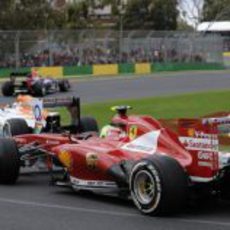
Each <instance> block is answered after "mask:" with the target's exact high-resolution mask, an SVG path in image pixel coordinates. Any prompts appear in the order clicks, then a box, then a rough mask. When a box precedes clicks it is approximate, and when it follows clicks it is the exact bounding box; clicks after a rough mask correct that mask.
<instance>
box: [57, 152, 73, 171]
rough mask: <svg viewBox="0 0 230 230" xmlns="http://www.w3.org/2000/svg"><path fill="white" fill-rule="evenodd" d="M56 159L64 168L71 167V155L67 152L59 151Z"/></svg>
mask: <svg viewBox="0 0 230 230" xmlns="http://www.w3.org/2000/svg"><path fill="white" fill-rule="evenodd" d="M58 158H59V160H60V161H61V163H62V164H63V165H64V166H65V167H67V168H71V167H72V165H73V160H72V156H71V153H70V152H69V151H67V150H65V149H63V150H61V151H60V152H59V154H58Z"/></svg>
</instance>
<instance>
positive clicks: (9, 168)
mask: <svg viewBox="0 0 230 230" xmlns="http://www.w3.org/2000/svg"><path fill="white" fill-rule="evenodd" d="M19 169H20V160H19V156H18V149H17V146H16V143H15V141H14V140H13V139H9V138H0V184H15V183H16V181H17V179H18V176H19Z"/></svg>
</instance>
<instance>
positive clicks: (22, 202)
mask: <svg viewBox="0 0 230 230" xmlns="http://www.w3.org/2000/svg"><path fill="white" fill-rule="evenodd" d="M0 202H1V203H8V204H14V205H23V206H30V207H38V208H50V209H60V210H67V211H75V212H81V213H82V212H85V213H93V214H103V215H110V216H120V217H135V218H136V217H139V218H146V216H143V215H141V214H135V213H127V212H116V211H108V210H107V211H104V210H98V209H88V208H79V207H72V206H65V205H57V204H48V203H39V202H31V201H25V200H14V199H7V198H0ZM147 218H151V217H147ZM157 220H160V218H158V219H157ZM161 220H162V221H163V220H165V218H162V219H161ZM174 220H175V221H180V222H187V223H192V224H203V225H216V226H222V227H230V222H221V221H209V220H201V219H184V218H172V219H171V221H174Z"/></svg>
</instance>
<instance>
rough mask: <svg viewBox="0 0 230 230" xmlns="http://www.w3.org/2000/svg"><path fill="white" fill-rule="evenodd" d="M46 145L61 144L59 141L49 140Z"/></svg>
mask: <svg viewBox="0 0 230 230" xmlns="http://www.w3.org/2000/svg"><path fill="white" fill-rule="evenodd" d="M46 144H50V145H59V144H60V142H59V141H55V140H47V141H46Z"/></svg>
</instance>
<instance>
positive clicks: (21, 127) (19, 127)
mask: <svg viewBox="0 0 230 230" xmlns="http://www.w3.org/2000/svg"><path fill="white" fill-rule="evenodd" d="M27 133H31V130H30V128H29V126H28V125H27V123H26V121H25V120H23V119H20V118H15V119H9V120H7V121H6V122H5V124H4V126H3V131H2V135H3V137H12V136H16V135H21V134H27Z"/></svg>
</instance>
